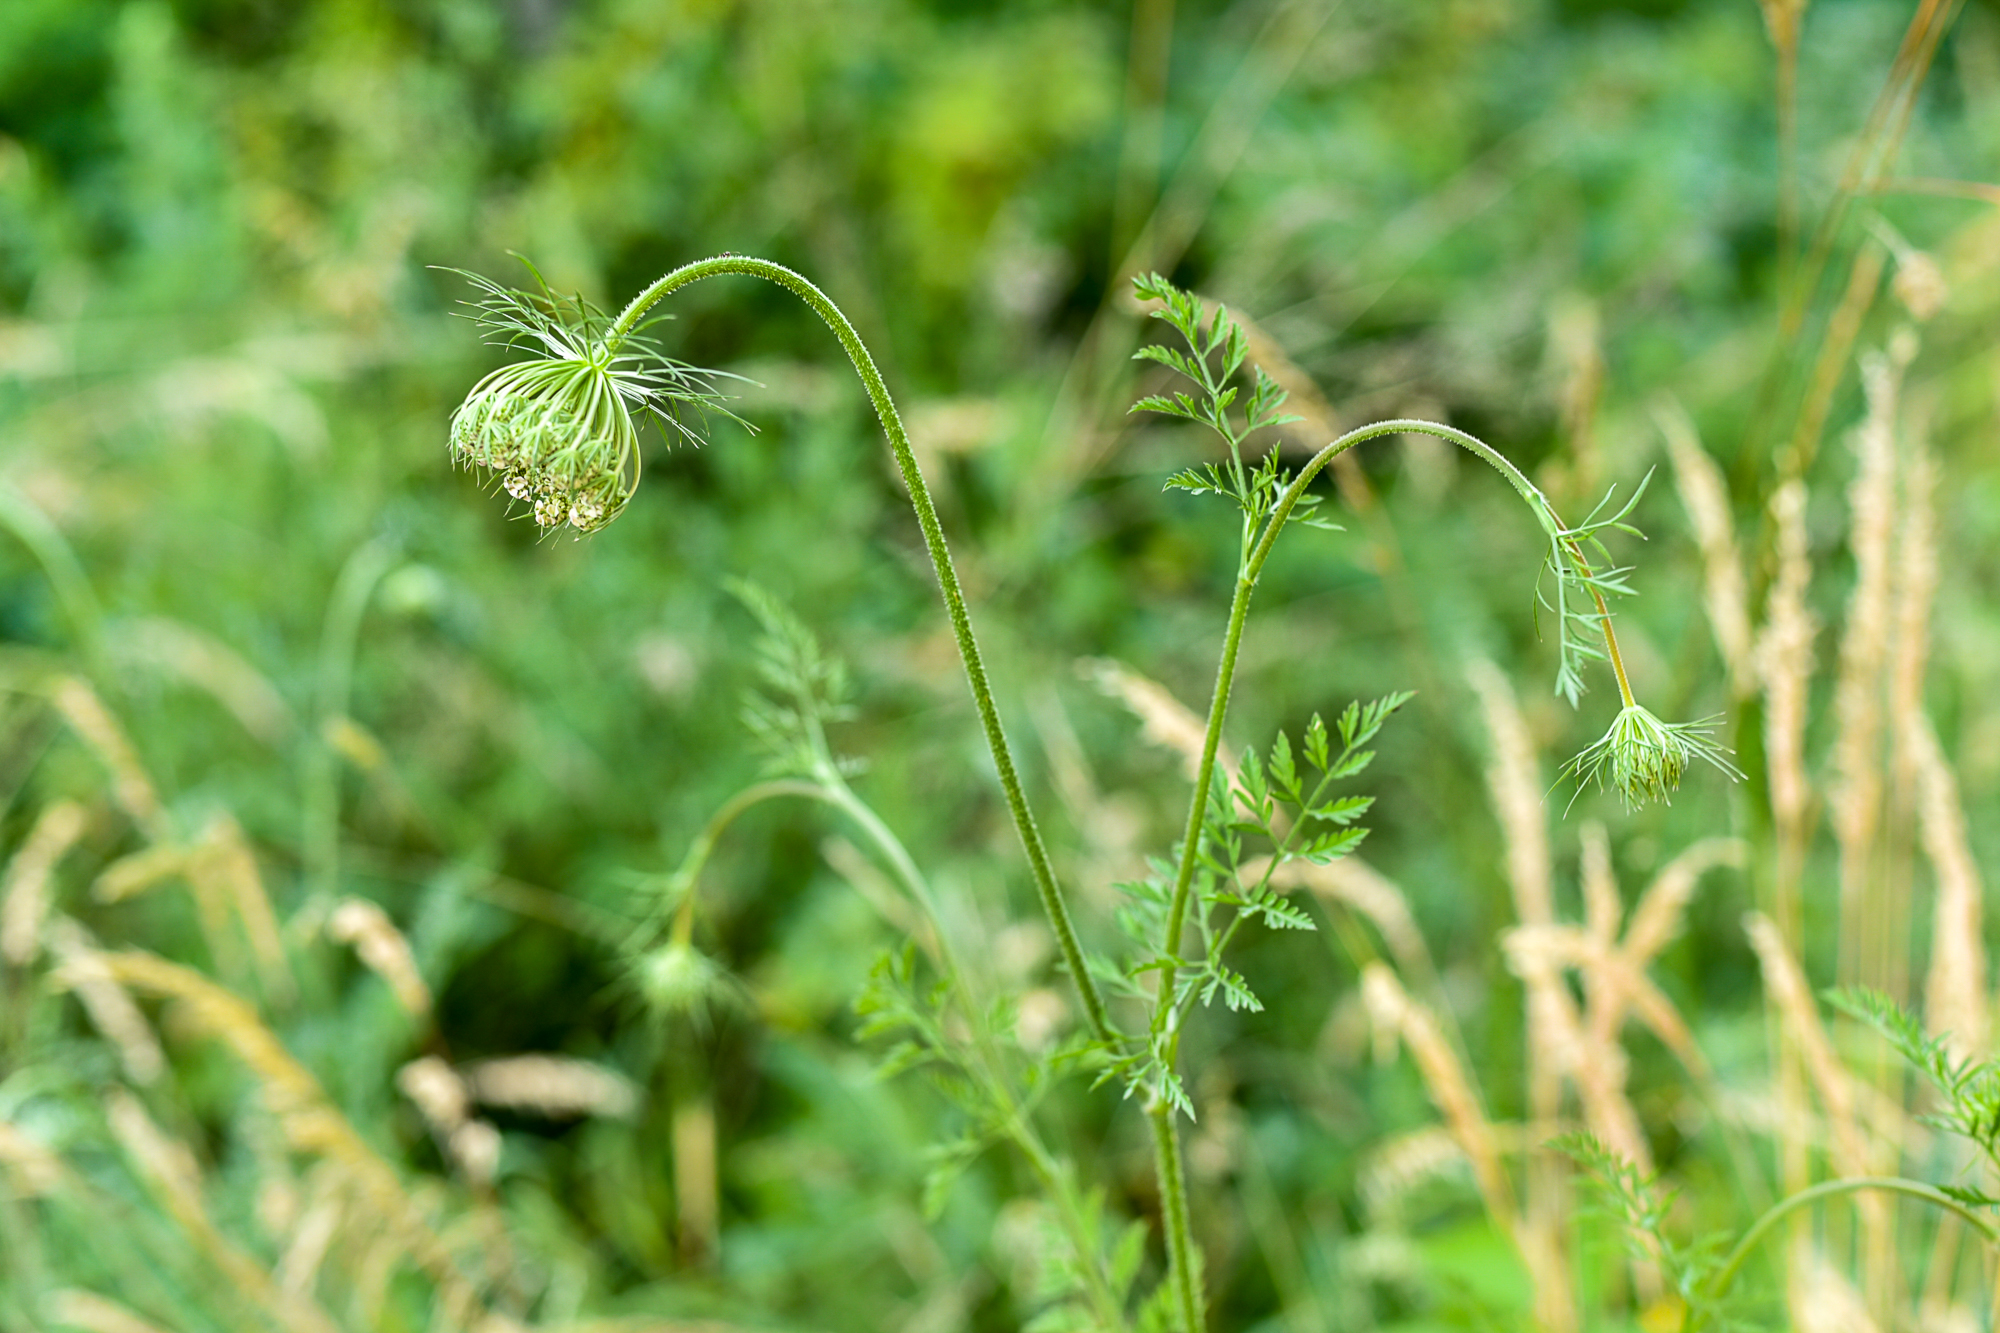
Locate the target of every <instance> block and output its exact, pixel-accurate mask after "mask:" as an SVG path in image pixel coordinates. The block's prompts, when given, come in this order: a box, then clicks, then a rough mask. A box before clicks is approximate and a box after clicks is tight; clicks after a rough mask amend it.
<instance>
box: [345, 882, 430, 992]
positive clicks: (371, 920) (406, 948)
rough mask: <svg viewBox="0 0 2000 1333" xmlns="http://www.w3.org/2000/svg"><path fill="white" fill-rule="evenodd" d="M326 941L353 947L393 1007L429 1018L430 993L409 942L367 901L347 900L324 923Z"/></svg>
mask: <svg viewBox="0 0 2000 1333" xmlns="http://www.w3.org/2000/svg"><path fill="white" fill-rule="evenodd" d="M326 934H327V938H328V939H331V940H333V941H335V942H336V943H339V944H347V945H352V946H353V948H354V954H355V957H357V958H359V959H360V960H361V962H362V965H363V966H365V967H366V968H368V970H369V971H371V972H373V973H374V974H375V975H376V976H378V977H380V978H382V980H383V981H385V982H387V983H388V985H389V989H390V991H391V992H392V993H394V995H395V997H396V1003H398V1004H400V1005H401V1006H402V1007H403V1011H404V1012H405V1013H407V1014H409V1016H410V1017H411V1018H412V1019H415V1020H416V1021H418V1022H424V1021H426V1020H428V1019H429V1018H430V1013H431V991H430V987H429V986H427V985H425V984H424V978H423V974H422V973H421V972H419V971H418V970H417V959H416V955H415V954H413V953H411V952H410V942H409V941H408V940H406V939H404V938H403V933H402V932H401V931H399V930H397V929H396V926H395V923H394V922H392V921H391V920H389V914H388V913H387V912H384V911H383V910H382V909H381V908H379V907H377V906H376V905H375V904H374V903H371V902H369V901H368V900H367V899H366V898H346V899H343V900H342V901H341V902H340V903H339V904H338V905H336V906H335V907H334V909H333V911H332V913H331V914H330V915H329V916H328V917H327V919H326Z"/></svg>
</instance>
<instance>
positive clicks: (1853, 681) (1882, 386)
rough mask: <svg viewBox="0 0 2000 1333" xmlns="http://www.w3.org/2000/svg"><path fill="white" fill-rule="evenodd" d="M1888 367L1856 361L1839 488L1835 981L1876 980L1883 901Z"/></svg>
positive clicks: (1892, 405) (1890, 423) (1889, 616)
mask: <svg viewBox="0 0 2000 1333" xmlns="http://www.w3.org/2000/svg"><path fill="white" fill-rule="evenodd" d="M1898 379H1899V373H1898V368H1897V367H1896V366H1895V365H1894V364H1893V363H1892V362H1891V361H1890V360H1889V358H1887V357H1886V356H1882V355H1880V354H1875V355H1871V356H1868V357H1866V358H1864V359H1863V362H1862V383H1863V386H1864V387H1865V388H1866V389H1867V394H1868V415H1867V417H1866V419H1865V420H1864V421H1863V423H1862V426H1861V428H1860V430H1858V431H1857V432H1856V433H1855V436H1854V447H1855V453H1856V455H1857V459H1858V470H1857V472H1856V474H1855V478H1854V482H1853V484H1852V485H1851V486H1850V487H1849V490H1848V506H1849V510H1850V514H1851V517H1850V520H1849V529H1848V546H1849V548H1850V549H1851V550H1852V552H1853V554H1854V570H1855V575H1854V591H1853V593H1852V595H1851V596H1850V597H1849V599H1848V607H1847V624H1846V628H1845V630H1844V632H1843V634H1842V637H1841V643H1840V669H1839V674H1838V676H1837V677H1836V679H1835V682H1834V716H1835V721H1836V724H1837V731H1836V733H1835V738H1834V749H1833V768H1834V780H1833V790H1832V793H1831V798H1830V804H1831V807H1832V814H1833V833H1834V838H1835V840H1836V841H1837V842H1838V843H1839V845H1840V925H1841V930H1840V939H1841V951H1840V959H1841V971H1840V974H1841V977H1842V979H1843V980H1844V981H1848V982H1854V981H1860V982H1864V983H1868V984H1879V981H1880V979H1879V978H1878V977H1876V976H1875V975H1874V969H1872V968H1870V967H1869V966H1868V964H1869V962H1870V961H1871V960H1870V959H1868V958H1867V957H1866V955H1865V953H1864V942H1865V941H1866V940H1867V939H1868V937H1869V932H1871V931H1873V930H1875V929H1876V928H1877V927H1878V926H1880V925H1882V924H1884V923H1882V922H1880V921H1878V920H1877V919H1876V917H1877V915H1878V914H1879V911H1880V910H1881V909H1882V908H1883V906H1884V905H1883V904H1881V903H1880V902H1879V901H1878V898H1879V895H1878V894H1877V893H1876V892H1875V891H1874V886H1875V884H1876V883H1877V877H1876V873H1875V872H1876V869H1877V867H1876V865H1875V853H1876V848H1877V835H1878V832H1879V830H1880V826H1881V806H1882V794H1883V793H1882V775H1881V766H1882V753H1881V752H1882V739H1883V736H1882V705H1883V688H1884V679H1883V673H1884V669H1885V667H1886V666H1887V661H1888V644H1889V635H1890V631H1891V627H1892V624H1893V615H1894V583H1893V580H1894V574H1895V569H1894V564H1893V561H1892V558H1891V557H1892V552H1893V542H1894V540H1895V525H1896V442H1895V418H1896V389H1897V381H1898Z"/></svg>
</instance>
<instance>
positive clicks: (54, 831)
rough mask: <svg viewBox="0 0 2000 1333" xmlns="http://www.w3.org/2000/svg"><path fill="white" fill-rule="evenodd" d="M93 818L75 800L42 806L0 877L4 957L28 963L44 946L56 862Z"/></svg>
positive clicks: (0, 931) (1, 957)
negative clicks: (44, 807) (89, 818)
mask: <svg viewBox="0 0 2000 1333" xmlns="http://www.w3.org/2000/svg"><path fill="white" fill-rule="evenodd" d="M88 824H89V820H88V818H87V817H86V816H85V814H84V810H83V807H82V806H80V805H78V804H76V802H74V801H57V802H56V803H55V804H53V805H50V806H49V807H47V808H46V809H44V810H43V811H42V813H41V814H40V815H38V816H37V817H36V819H35V823H34V827H33V828H31V829H29V830H28V836H27V839H26V840H25V841H24V842H22V844H21V846H20V849H19V850H17V851H16V852H15V853H14V858H13V859H12V860H11V861H9V862H8V863H7V873H6V876H5V877H4V878H0V960H5V961H6V962H7V963H8V964H9V965H10V966H13V967H25V966H26V965H27V964H29V963H31V962H33V961H34V960H35V955H36V954H38V953H40V952H41V943H42V920H43V918H44V917H46V916H47V915H48V911H49V904H50V902H51V901H52V900H53V896H54V895H53V893H52V888H53V884H54V877H55V869H56V864H57V862H59V861H61V860H62V858H63V857H64V856H65V855H67V854H68V852H69V849H70V848H72V847H74V846H75V845H76V843H77V840H78V839H79V838H81V837H82V836H83V831H84V829H85V828H86V827H87V826H88Z"/></svg>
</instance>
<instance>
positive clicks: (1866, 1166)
mask: <svg viewBox="0 0 2000 1333" xmlns="http://www.w3.org/2000/svg"><path fill="white" fill-rule="evenodd" d="M1743 928H1744V930H1745V931H1746V932H1747V933H1748V934H1749V936H1750V947H1751V949H1752V950H1754V951H1755V952H1756V954H1757V961H1758V963H1759V965H1760V966H1761V967H1762V969H1763V973H1764V992H1765V994H1766V996H1768V997H1769V1000H1770V1003H1771V1007H1772V1008H1773V1009H1775V1010H1777V1012H1778V1018H1779V1021H1780V1022H1782V1023H1783V1024H1784V1026H1785V1028H1786V1030H1787V1031H1789V1032H1790V1033H1791V1035H1792V1040H1793V1042H1794V1043H1796V1044H1797V1046H1798V1048H1799V1051H1800V1053H1801V1054H1802V1055H1803V1056H1804V1058H1805V1065H1806V1072H1807V1073H1808V1074H1809V1075H1810V1076H1811V1078H1812V1082H1813V1088H1814V1090H1815V1091H1817V1092H1818V1093H1819V1099H1820V1105H1822V1106H1823V1107H1825V1108H1826V1115H1827V1122H1828V1125H1829V1127H1830V1129H1831V1131H1832V1149H1833V1161H1834V1166H1835V1168H1836V1169H1837V1170H1838V1171H1839V1172H1840V1173H1841V1174H1842V1175H1846V1176H1865V1175H1868V1174H1869V1173H1870V1171H1871V1168H1872V1165H1873V1157H1874V1154H1873V1153H1872V1152H1871V1150H1870V1148H1869V1144H1868V1139H1867V1137H1866V1135H1865V1134H1864V1133H1863V1131H1862V1128H1861V1121H1860V1117H1859V1116H1858V1115H1857V1114H1856V1101H1857V1097H1856V1091H1855V1086H1854V1083H1853V1080H1852V1079H1851V1078H1850V1076H1849V1075H1848V1072H1847V1070H1846V1068H1845V1067H1843V1066H1842V1065H1841V1063H1840V1057H1839V1056H1837V1055H1836V1054H1834V1050H1833V1043H1832V1041H1831V1040H1829V1039H1828V1037H1827V1034H1826V1028H1825V1026H1824V1025H1822V1024H1821V1022H1820V1017H1819V1010H1818V1009H1817V1008H1816V1007H1815V1006H1814V1004H1813V997H1812V989H1811V988H1810V987H1809V986H1808V985H1807V984H1806V979H1805V975H1804V974H1803V973H1802V972H1800V970H1799V965H1798V963H1797V962H1796V961H1794V960H1793V958H1792V955H1791V952H1790V951H1789V950H1788V949H1786V947H1785V941H1784V938H1783V937H1782V936H1781V935H1780V934H1779V933H1778V928H1777V926H1775V925H1774V924H1772V922H1771V919H1770V918H1769V917H1767V916H1765V915H1763V914H1762V913H1761V912H1751V913H1749V914H1747V915H1746V916H1745V917H1744V918H1743Z"/></svg>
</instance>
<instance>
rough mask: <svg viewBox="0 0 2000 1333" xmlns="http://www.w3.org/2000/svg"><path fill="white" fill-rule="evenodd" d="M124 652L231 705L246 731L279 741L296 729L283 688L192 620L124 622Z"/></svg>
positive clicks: (270, 741) (120, 645) (271, 742)
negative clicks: (190, 621) (193, 623)
mask: <svg viewBox="0 0 2000 1333" xmlns="http://www.w3.org/2000/svg"><path fill="white" fill-rule="evenodd" d="M114 647H116V648H122V649H123V650H124V652H123V653H121V654H120V655H121V656H124V655H130V656H131V657H132V658H135V659H137V660H138V661H140V662H143V663H146V664H148V665H153V666H157V667H160V668H163V669H164V670H166V671H168V672H171V673H172V674H173V675H175V676H178V677H180V678H181V679H182V680H184V681H186V682H188V683H189V684H190V685H194V686H196V687H197V688H199V689H202V690H204V691H206V692H207V693H208V694H210V695H211V696H213V697H214V699H215V700H216V702H218V703H220V704H221V705H222V706H223V707H224V708H226V709H227V710H229V713H230V715H231V716H233V717H234V718H235V719H236V720H237V722H239V723H241V724H242V727H243V729H244V730H245V731H247V732H249V733H250V734H251V735H252V736H255V737H256V738H257V739H258V740H260V741H263V742H264V743H265V744H267V745H276V744H278V743H279V742H281V741H283V740H284V739H285V737H287V736H289V735H291V734H292V732H293V731H295V730H296V729H297V726H298V720H297V719H296V718H295V717H293V715H292V710H291V707H290V706H289V705H288V704H286V703H285V698H284V696H283V695H282V694H280V693H278V689H277V687H276V686H275V685H273V684H272V683H271V682H270V680H269V679H267V678H266V677H265V676H264V674H263V673H262V672H260V671H259V670H257V668H256V667H253V666H251V665H250V663H249V662H247V661H246V660H244V658H243V657H241V656H240V655H238V654H237V653H236V652H235V651H234V650H233V649H231V648H230V647H228V646H227V645H226V644H224V643H223V642H222V641H221V640H219V639H216V638H214V637H213V636H211V635H208V634H205V633H203V632H202V631H201V630H198V629H196V628H195V627H194V626H192V625H187V624H183V623H182V622H181V621H178V620H169V619H167V618H165V617H163V616H148V617H145V618H142V619H139V620H134V621H129V622H126V623H125V624H123V625H121V626H119V634H118V640H117V642H116V643H115V644H114Z"/></svg>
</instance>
